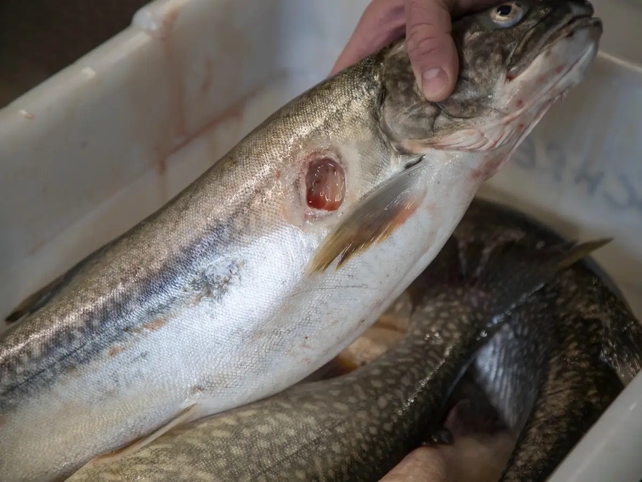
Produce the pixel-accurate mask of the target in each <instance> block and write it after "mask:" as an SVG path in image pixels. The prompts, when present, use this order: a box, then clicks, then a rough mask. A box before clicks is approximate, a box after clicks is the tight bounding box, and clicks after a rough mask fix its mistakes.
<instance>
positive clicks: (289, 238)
mask: <svg viewBox="0 0 642 482" xmlns="http://www.w3.org/2000/svg"><path fill="white" fill-rule="evenodd" d="M510 5H512V7H511V8H513V7H514V8H515V9H516V10H514V11H513V13H515V15H510V16H508V17H505V16H502V15H500V13H499V11H496V10H489V11H486V12H482V13H480V14H476V15H472V16H469V17H465V18H463V19H461V20H460V21H458V22H455V24H454V26H453V37H454V39H455V42H456V45H457V48H458V50H459V54H460V58H461V59H462V65H461V69H460V72H461V76H460V77H461V78H460V80H459V82H458V84H457V87H456V89H455V93H454V94H453V95H452V96H451V97H450V98H449V99H447V100H446V101H444V102H442V103H439V104H433V103H429V102H426V101H425V99H424V98H423V97H422V96H421V94H420V92H419V90H418V88H417V87H416V84H415V80H414V74H413V72H412V68H411V66H410V63H409V60H408V57H407V55H406V52H405V44H404V43H403V42H399V43H397V44H395V45H392V46H390V47H388V48H386V49H384V50H382V51H381V52H379V53H377V54H375V55H373V56H370V57H368V58H366V59H364V60H363V61H361V62H360V63H358V64H356V65H354V66H353V67H351V68H349V69H346V70H345V71H343V72H341V73H339V74H337V75H336V76H334V77H332V78H331V79H328V80H326V81H324V82H322V83H321V84H319V85H317V86H316V87H314V88H312V89H311V90H309V91H307V92H306V93H304V94H302V95H301V96H299V97H297V98H296V99H294V100H293V101H291V102H290V103H288V104H287V105H286V106H284V107H283V108H282V109H280V110H279V111H277V112H276V113H275V114H273V115H272V116H271V117H269V118H268V119H266V120H265V121H264V122H263V123H262V124H261V125H260V126H258V127H257V128H256V129H255V130H254V131H253V132H252V133H250V134H249V135H248V136H247V137H245V138H244V139H243V140H242V141H241V142H240V143H239V144H238V145H237V146H236V147H234V148H233V149H232V150H231V151H230V152H229V153H228V154H227V155H225V156H224V157H223V158H222V159H221V160H220V161H218V162H217V163H216V164H215V165H214V166H213V167H212V168H211V169H209V170H208V171H207V172H206V173H204V174H203V175H202V176H201V177H200V178H198V179H197V180H196V181H194V183H192V184H191V185H190V186H189V187H187V188H186V189H185V190H184V191H183V192H181V193H180V194H179V195H178V196H176V197H175V198H174V199H173V200H171V201H170V202H169V203H168V204H167V205H165V206H164V207H163V208H161V209H160V210H159V211H158V212H156V213H155V214H153V215H152V216H150V217H149V218H147V219H146V220H144V221H142V222H141V223H140V224H139V225H137V226H136V227H134V228H133V229H131V230H130V231H129V232H127V233H125V234H124V235H122V236H121V237H119V238H118V239H116V240H114V241H112V242H111V243H109V244H108V245H106V246H105V247H104V248H102V249H100V250H98V251H97V252H96V253H94V254H92V255H91V256H89V257H88V258H86V259H85V260H83V261H82V262H81V263H79V264H78V265H77V266H76V267H74V268H72V269H71V270H70V271H69V272H68V273H66V274H65V275H63V276H61V277H60V278H59V279H58V280H56V281H54V282H53V283H52V284H51V285H49V286H47V287H46V288H45V289H43V290H42V291H41V292H39V293H37V294H35V295H34V296H33V297H30V298H29V299H28V300H27V301H26V302H25V303H24V304H23V305H21V306H20V307H19V308H18V309H17V310H16V312H15V313H13V314H12V315H10V319H11V320H18V319H19V320H20V321H18V322H16V323H15V324H14V326H13V327H11V328H10V329H9V330H7V331H5V332H4V333H3V334H2V335H0V473H2V474H3V480H5V481H6V482H14V481H43V482H46V481H55V480H61V479H62V478H64V477H65V476H67V475H68V474H70V473H72V472H73V471H74V470H75V469H77V468H78V467H80V466H81V465H83V464H84V463H86V462H88V461H89V460H91V459H92V458H94V457H96V456H99V455H101V454H105V453H108V452H110V451H114V450H117V449H121V448H123V447H126V446H127V445H128V444H131V443H133V442H134V441H135V440H138V439H142V440H143V441H144V440H145V438H146V437H152V438H153V437H155V436H157V435H158V434H159V433H160V432H162V431H163V430H164V427H165V428H167V427H171V426H172V424H177V423H185V422H187V421H189V420H193V419H197V418H199V417H203V416H207V415H210V414H215V413H218V412H221V411H224V410H229V409H232V408H235V407H237V406H241V405H244V404H247V403H251V402H253V401H255V400H259V399H262V398H265V397H268V396H270V395H273V394H275V393H278V392H279V391H282V390H284V389H286V388H288V387H289V386H291V385H293V384H295V383H296V382H298V381H299V380H301V379H303V378H304V377H306V376H307V375H309V374H311V373H312V372H313V371H314V370H316V369H317V368H319V367H321V366H322V365H324V364H325V363H327V362H328V361H330V360H331V359H332V358H334V357H335V356H336V355H337V354H338V353H339V352H341V351H342V350H343V349H344V348H346V347H347V346H348V345H349V344H350V343H351V342H352V341H353V340H355V339H356V338H357V337H358V336H359V335H360V334H362V333H363V332H364V331H365V330H366V329H367V328H368V327H369V326H370V325H372V323H374V321H375V320H376V319H377V318H378V316H379V315H380V314H381V313H382V312H383V310H384V309H385V308H386V307H387V306H388V305H390V304H391V303H392V302H393V301H394V300H395V299H396V298H397V297H398V296H399V295H400V294H401V293H402V291H403V290H404V289H405V288H406V287H408V285H409V284H410V283H411V281H412V280H413V279H415V278H416V277H417V276H418V275H419V274H420V273H421V272H422V271H423V270H424V269H425V268H426V266H428V264H429V263H430V262H431V261H432V260H433V259H434V257H435V256H436V254H437V253H438V252H439V251H440V249H441V248H442V247H443V245H444V243H445V242H446V240H447V239H448V237H449V236H450V234H451V233H452V231H453V229H454V228H455V226H456V225H457V223H458V222H459V220H460V219H461V216H462V215H463V213H464V212H465V210H466V208H467V207H468V205H469V203H470V202H471V200H472V198H473V196H474V194H475V193H476V191H477V189H478V187H479V186H480V185H481V183H483V182H484V181H485V180H486V179H488V178H489V177H491V176H492V175H493V174H494V173H495V172H497V170H498V169H499V168H500V167H501V165H503V163H504V162H506V160H507V159H508V157H509V156H510V154H511V153H512V152H513V151H514V149H515V148H516V147H517V146H518V144H519V143H520V142H521V140H522V139H523V138H524V136H526V135H527V134H528V132H529V131H530V130H531V129H532V128H533V127H534V126H535V124H536V123H537V122H538V121H539V119H540V118H541V116H543V115H544V113H545V112H546V111H547V110H548V108H549V107H550V106H551V105H552V104H553V103H554V102H555V101H556V100H557V99H559V98H560V97H561V96H562V95H563V94H564V93H565V92H567V91H568V90H569V89H570V88H572V87H574V86H575V85H577V84H578V83H579V82H580V81H581V80H582V79H583V77H584V75H585V72H586V69H587V68H588V67H589V65H590V64H591V62H592V60H593V58H594V57H595V54H596V51H597V47H598V43H599V38H600V36H601V32H602V27H601V23H600V21H599V19H595V18H593V17H592V14H593V10H592V7H591V6H590V5H589V4H587V3H585V2H581V1H577V0H574V1H561V0H556V1H553V0H550V1H545V2H523V5H522V4H521V3H520V5H517V4H510ZM159 431H160V432H159ZM143 443H144V442H143Z"/></svg>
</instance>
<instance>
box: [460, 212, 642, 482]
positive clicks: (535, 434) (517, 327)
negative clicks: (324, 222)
mask: <svg viewBox="0 0 642 482" xmlns="http://www.w3.org/2000/svg"><path fill="white" fill-rule="evenodd" d="M480 218H483V219H484V223H483V226H481V225H480V224H479V219H480ZM453 236H455V237H457V238H458V239H460V242H461V243H463V244H465V243H467V242H469V240H471V239H478V240H483V242H484V243H488V245H489V246H492V244H490V243H494V244H495V246H496V249H501V247H500V245H501V243H502V242H503V241H502V240H501V239H502V237H503V239H504V240H507V239H510V238H512V239H513V240H514V241H513V242H515V243H516V244H517V246H519V249H520V250H521V252H522V253H532V252H535V251H537V250H540V251H541V250H545V249H547V248H550V247H552V246H555V245H559V244H560V243H563V242H564V241H565V240H564V239H563V238H562V237H560V236H559V235H557V234H556V233H554V232H553V231H551V230H550V229H549V228H546V227H545V226H543V225H542V224H540V223H538V222H536V221H534V220H533V219H531V218H529V217H528V216H525V215H524V214H521V213H517V212H516V211H514V210H511V209H508V208H506V207H503V206H500V205H496V204H493V203H489V202H486V201H481V200H477V201H475V202H474V203H473V204H472V205H471V208H470V210H469V211H468V212H467V213H466V215H465V216H464V218H463V219H462V222H461V223H460V225H459V227H458V228H457V230H456V231H455V233H454V234H453ZM497 240H500V241H499V243H498V242H497ZM514 256H515V259H517V260H519V259H520V258H523V257H524V255H523V254H520V253H519V251H518V252H516V253H515V254H514ZM507 261H508V262H510V263H511V264H510V265H508V266H507V270H511V271H514V272H519V264H518V263H515V262H513V261H511V260H510V258H507ZM494 266H495V269H499V268H501V266H498V264H497V263H496V262H495V263H494ZM594 268H595V262H594V261H592V260H586V261H583V262H579V263H576V264H575V265H574V266H572V267H571V268H569V269H567V270H564V271H563V272H561V273H560V274H559V275H558V276H557V277H555V278H554V279H553V280H551V281H549V283H547V284H546V286H544V287H542V288H541V289H540V290H539V291H537V292H536V293H534V294H532V295H531V296H529V297H528V298H527V299H525V300H524V302H523V303H522V304H520V305H519V307H517V308H516V309H515V310H514V311H513V312H512V314H511V316H510V317H509V318H508V319H507V320H505V323H506V324H505V326H504V327H503V328H502V329H501V330H499V332H498V333H497V335H496V336H495V337H494V338H493V339H492V340H491V341H490V342H489V343H488V345H486V346H485V347H483V348H482V350H481V353H480V354H479V355H478V357H477V359H476V361H475V363H474V365H473V368H472V370H473V371H474V373H475V376H476V379H477V381H478V383H479V384H480V385H482V386H483V388H484V389H485V391H486V392H487V393H488V395H489V398H490V400H491V402H492V403H493V405H494V406H496V407H497V408H498V409H499V411H500V413H501V415H502V417H503V419H504V420H505V421H506V422H507V423H508V425H509V426H510V427H511V428H512V429H513V430H515V431H517V432H519V437H518V439H517V444H516V447H515V449H514V451H513V453H512V455H511V458H510V459H509V462H508V464H507V467H506V469H505V470H504V472H503V474H502V477H501V479H500V480H501V481H502V482H508V481H523V480H528V481H533V482H540V481H541V482H543V481H545V480H546V479H547V478H548V477H549V476H550V475H551V474H552V472H553V471H554V470H555V468H556V467H557V466H558V465H559V464H560V463H561V461H562V460H563V459H564V458H565V456H566V455H567V454H568V453H569V451H570V450H571V449H572V448H573V447H574V446H575V444H576V443H577V442H578V441H579V440H580V438H581V437H582V436H583V435H584V434H585V433H586V432H587V431H588V430H589V429H590V427H591V426H592V425H593V424H594V423H595V422H596V421H597V419H598V418H599V417H600V415H601V414H602V413H603V412H604V410H605V409H606V408H607V407H608V406H609V405H610V403H611V402H612V401H613V400H614V399H615V398H616V397H617V395H618V394H619V393H620V392H621V390H622V389H623V386H624V383H626V381H627V380H628V379H630V376H631V375H632V374H635V373H637V372H638V371H639V369H640V360H641V359H642V325H640V322H639V320H637V319H635V317H634V316H633V315H632V313H631V311H630V310H629V309H628V306H627V305H626V304H625V302H624V301H623V300H622V299H621V298H620V297H619V296H618V294H617V293H616V292H614V290H613V289H612V284H611V283H606V282H605V281H604V276H605V275H604V274H603V273H599V272H597V273H596V272H595V271H594ZM618 375H620V376H618Z"/></svg>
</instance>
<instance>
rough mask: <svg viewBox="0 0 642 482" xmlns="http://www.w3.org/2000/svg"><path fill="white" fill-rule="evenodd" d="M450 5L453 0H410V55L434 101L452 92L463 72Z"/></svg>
mask: <svg viewBox="0 0 642 482" xmlns="http://www.w3.org/2000/svg"><path fill="white" fill-rule="evenodd" d="M450 9H451V3H450V0H406V22H407V25H406V48H407V50H408V56H409V57H410V62H411V63H412V68H413V71H414V73H415V76H416V78H417V83H418V85H420V86H421V88H422V91H423V94H424V96H425V97H426V99H428V100H430V101H433V102H438V101H441V100H444V99H445V98H446V97H448V96H449V95H450V94H451V93H452V91H453V89H454V88H455V82H456V80H457V75H458V74H459V62H458V59H457V50H456V48H455V42H454V41H453V39H452V37H451V35H450V33H451V29H452V23H451V19H450Z"/></svg>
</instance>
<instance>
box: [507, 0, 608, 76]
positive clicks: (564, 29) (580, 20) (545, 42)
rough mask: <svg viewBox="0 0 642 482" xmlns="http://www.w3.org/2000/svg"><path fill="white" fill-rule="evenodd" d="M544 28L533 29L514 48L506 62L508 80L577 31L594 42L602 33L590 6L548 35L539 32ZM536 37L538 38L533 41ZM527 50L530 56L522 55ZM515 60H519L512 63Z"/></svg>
mask: <svg viewBox="0 0 642 482" xmlns="http://www.w3.org/2000/svg"><path fill="white" fill-rule="evenodd" d="M544 28H546V27H545V25H543V24H540V25H537V26H535V27H533V28H532V29H531V30H530V31H529V32H528V33H527V34H526V35H525V36H524V38H523V39H522V41H521V42H520V43H519V45H518V46H517V47H516V48H515V50H514V51H513V53H512V54H511V57H510V59H509V61H508V69H507V70H508V72H507V78H508V80H513V79H515V78H517V77H518V76H519V75H520V74H521V73H522V72H524V70H526V69H527V68H528V66H529V65H530V64H531V63H532V61H533V60H534V59H536V58H537V57H539V56H540V55H542V54H544V53H546V51H548V50H550V49H552V48H553V47H554V46H555V45H557V43H559V42H561V41H563V40H564V39H567V38H571V37H573V36H575V34H577V33H578V32H579V31H581V30H588V31H589V37H590V39H591V40H593V41H594V42H598V41H599V39H600V37H601V36H602V32H603V24H602V20H601V19H600V18H598V17H594V16H593V8H592V7H591V6H590V4H587V8H586V9H585V11H584V12H583V13H577V12H575V13H574V14H573V15H572V16H571V17H570V18H569V17H566V18H565V19H564V21H563V22H561V23H560V25H559V26H558V27H557V28H554V29H550V31H549V32H548V33H543V32H542V31H541V30H542V29H544ZM537 37H539V38H538V39H537V40H535V38H537ZM533 44H534V45H533ZM528 50H530V51H531V54H527V55H524V53H525V52H527V51H528ZM520 54H522V55H520ZM515 58H518V59H519V60H518V61H516V62H513V60H514V59H515Z"/></svg>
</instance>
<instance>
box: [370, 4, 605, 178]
mask: <svg viewBox="0 0 642 482" xmlns="http://www.w3.org/2000/svg"><path fill="white" fill-rule="evenodd" d="M593 13H594V11H593V7H592V6H591V4H590V3H588V2H586V1H584V0H519V1H512V2H506V3H503V4H501V5H498V6H495V7H493V8H490V9H487V10H485V11H482V12H480V13H477V14H474V15H469V16H466V17H463V18H461V19H459V20H458V21H456V22H454V23H453V30H452V35H453V39H454V41H455V45H456V47H457V52H458V55H459V62H460V65H459V77H458V80H457V83H456V87H455V90H454V92H453V93H452V95H451V96H450V97H448V98H447V99H445V100H444V101H442V102H436V103H434V102H428V101H426V100H425V98H424V97H423V95H422V94H421V92H420V90H419V88H418V85H417V83H416V81H415V76H414V73H413V70H412V66H411V65H410V62H409V60H408V55H407V53H406V51H405V50H406V49H405V41H401V42H399V43H397V44H395V45H393V46H391V47H390V49H389V50H388V51H387V52H385V53H383V54H382V55H384V59H383V64H384V67H383V74H382V75H383V77H384V79H383V82H384V85H385V92H386V94H385V99H384V100H383V102H382V107H381V108H382V116H381V122H382V126H383V129H384V131H385V132H386V133H387V135H388V136H389V137H390V138H391V140H392V142H394V143H395V144H396V146H397V148H399V149H401V150H404V151H407V152H415V153H422V152H428V151H430V150H431V149H440V150H456V151H478V152H492V153H493V154H495V155H493V156H489V158H491V159H492V161H493V162H490V163H488V165H486V166H485V170H484V176H485V177H486V178H488V177H491V176H492V175H493V174H494V173H495V172H497V170H498V169H499V167H501V165H503V163H504V162H505V161H506V160H507V159H508V157H509V156H510V154H511V153H512V152H513V151H514V149H515V148H516V147H517V146H518V145H519V143H520V141H521V140H522V139H523V138H524V137H525V136H526V135H527V134H528V133H529V132H530V131H531V129H532V128H533V127H534V126H535V125H536V124H537V122H538V121H539V120H540V119H541V118H542V116H543V115H544V114H545V113H546V111H548V109H549V108H550V107H551V106H552V105H553V104H554V103H555V102H556V101H557V100H558V99H559V98H561V97H562V96H563V95H564V94H566V93H567V92H568V91H569V90H570V89H572V88H573V87H575V86H576V85H577V84H579V83H580V82H581V81H582V80H583V78H584V76H585V74H586V71H587V69H588V67H589V66H590V65H591V64H592V61H593V60H594V58H595V56H596V54H597V50H598V47H599V41H600V38H601V35H602V22H601V20H600V19H599V18H596V17H593Z"/></svg>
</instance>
